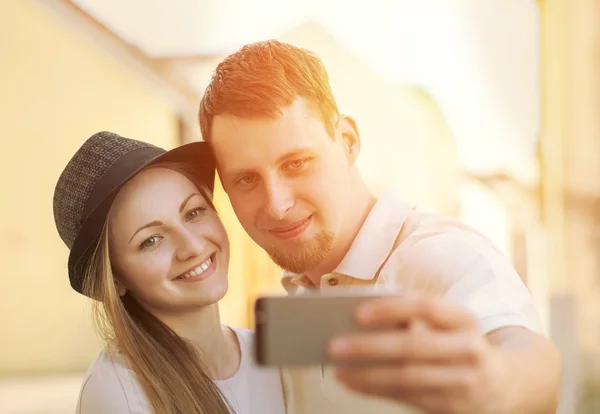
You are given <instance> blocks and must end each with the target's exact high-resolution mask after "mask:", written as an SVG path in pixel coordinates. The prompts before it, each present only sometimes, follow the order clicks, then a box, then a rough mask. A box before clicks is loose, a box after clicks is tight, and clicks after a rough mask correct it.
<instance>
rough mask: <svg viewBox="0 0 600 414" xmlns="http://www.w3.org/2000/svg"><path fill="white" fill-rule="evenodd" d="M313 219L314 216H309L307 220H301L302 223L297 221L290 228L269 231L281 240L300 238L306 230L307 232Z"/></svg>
mask: <svg viewBox="0 0 600 414" xmlns="http://www.w3.org/2000/svg"><path fill="white" fill-rule="evenodd" d="M311 219H312V215H310V216H308V217H307V218H305V219H303V220H300V221H297V222H295V223H292V224H291V225H289V226H285V227H278V228H275V229H271V230H269V231H270V232H271V233H272V234H273V235H274V236H275V237H278V238H280V239H289V238H292V237H295V236H298V235H299V234H301V233H302V232H303V231H304V230H306V228H307V227H308V225H309V224H310V221H311Z"/></svg>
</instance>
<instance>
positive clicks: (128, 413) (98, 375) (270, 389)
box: [76, 328, 285, 414]
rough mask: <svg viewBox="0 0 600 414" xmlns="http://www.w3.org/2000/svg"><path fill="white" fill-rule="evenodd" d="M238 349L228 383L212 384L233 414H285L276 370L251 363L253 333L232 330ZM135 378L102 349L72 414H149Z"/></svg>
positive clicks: (121, 358) (88, 374) (121, 362)
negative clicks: (237, 361) (238, 356)
mask: <svg viewBox="0 0 600 414" xmlns="http://www.w3.org/2000/svg"><path fill="white" fill-rule="evenodd" d="M233 331H234V332H235V334H236V335H237V338H238V341H239V343H240V349H241V363H240V367H239V368H238V370H237V372H236V373H235V374H234V375H233V376H232V377H231V378H229V379H226V380H219V381H215V384H216V385H217V386H218V387H219V389H220V390H221V392H222V393H223V395H224V396H225V398H227V401H228V402H229V404H230V405H231V407H232V408H233V409H234V410H235V413H236V414H264V413H273V414H278V413H285V403H284V398H283V392H282V387H281V377H280V374H279V371H278V370H276V369H266V368H261V367H259V366H257V365H256V364H255V363H254V360H253V352H252V350H253V341H254V332H252V331H250V330H247V329H239V328H233ZM151 413H152V410H151V409H150V408H149V407H148V402H147V400H146V397H145V395H144V392H143V391H142V389H141V387H140V385H139V383H138V382H137V380H136V378H135V374H134V373H133V371H131V370H130V369H129V368H128V367H127V366H126V362H125V360H124V357H123V356H121V355H117V356H115V355H114V353H111V352H110V351H109V350H108V349H104V350H103V351H102V352H101V353H100V355H99V356H98V358H97V359H96V361H95V362H94V363H93V364H92V366H91V367H90V369H89V370H88V372H87V374H86V376H85V378H84V380H83V384H82V386H81V391H80V394H79V401H78V403H77V411H76V414H151Z"/></svg>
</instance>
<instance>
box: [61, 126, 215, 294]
mask: <svg viewBox="0 0 600 414" xmlns="http://www.w3.org/2000/svg"><path fill="white" fill-rule="evenodd" d="M158 161H174V162H181V163H185V164H187V165H188V166H189V168H190V169H192V171H194V172H195V173H197V176H198V178H199V179H200V180H201V182H203V183H205V184H206V186H207V188H208V189H209V191H210V193H211V194H212V192H213V191H214V182H215V166H216V164H215V159H214V156H213V154H212V151H211V150H210V147H209V145H208V143H206V142H193V143H190V144H186V145H182V146H180V147H177V148H175V149H172V150H170V151H167V150H165V149H163V148H159V147H157V146H154V145H152V144H149V143H146V142H142V141H137V140H134V139H130V138H125V137H122V136H120V135H118V134H115V133H113V132H106V131H102V132H98V133H96V134H94V135H92V136H91V137H90V138H88V139H87V140H86V141H85V142H84V143H83V144H82V145H81V147H80V148H79V149H78V150H77V152H76V153H75V154H74V155H73V157H72V158H71V160H70V161H69V162H68V164H67V166H66V167H65V169H64V170H63V172H62V173H61V175H60V177H59V179H58V182H57V184H56V188H55V190H54V203H53V209H54V221H55V224H56V228H57V230H58V233H59V235H60V237H61V239H62V240H63V241H64V242H65V244H66V245H67V247H68V248H69V250H70V252H69V262H68V269H69V280H70V283H71V287H72V288H73V289H75V290H76V291H77V292H79V293H82V294H83V292H82V287H83V283H82V282H83V278H84V274H85V271H86V269H87V266H88V263H89V260H90V258H91V255H92V252H93V251H94V249H95V247H96V245H97V243H98V240H99V238H100V234H101V233H102V228H103V226H104V223H105V221H106V217H107V215H108V212H109V210H110V207H111V205H112V202H113V201H114V199H115V197H116V195H117V193H118V192H119V190H120V189H121V187H122V186H123V185H124V184H125V183H126V182H127V181H128V180H130V179H131V178H132V177H133V176H135V174H137V173H138V172H140V171H141V170H142V169H143V168H145V167H147V166H149V165H151V164H153V163H155V162H158Z"/></svg>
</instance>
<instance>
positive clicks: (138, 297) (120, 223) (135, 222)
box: [54, 132, 285, 414]
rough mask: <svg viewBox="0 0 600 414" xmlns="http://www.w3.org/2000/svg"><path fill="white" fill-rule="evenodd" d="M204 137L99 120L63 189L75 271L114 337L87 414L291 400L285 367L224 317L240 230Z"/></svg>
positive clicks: (83, 409) (59, 211)
mask: <svg viewBox="0 0 600 414" xmlns="http://www.w3.org/2000/svg"><path fill="white" fill-rule="evenodd" d="M214 169H215V164H214V159H213V158H212V155H211V153H210V150H209V149H208V148H207V146H206V144H205V143H203V142H196V143H192V144H188V145H184V146H182V147H179V148H176V149H174V150H171V151H165V150H163V149H161V148H157V147H155V146H152V145H150V144H147V143H144V142H141V141H137V140H132V139H128V138H124V137H121V136H119V135H117V134H114V133H110V132H99V133H97V134H95V135H93V136H92V137H90V138H89V139H88V140H86V141H85V142H84V144H83V145H82V146H81V147H80V148H79V150H78V151H77V152H76V153H75V155H74V156H73V158H72V159H71V160H70V161H69V163H68V165H67V166H66V168H65V170H64V171H63V172H62V174H61V176H60V178H59V180H58V184H57V186H56V190H55V194H54V217H55V222H56V226H57V229H58V232H59V234H60V236H61V238H62V239H63V241H64V242H65V243H66V245H67V247H68V248H69V249H70V253H69V263H68V270H69V279H70V283H71V286H72V287H73V288H74V289H75V290H76V291H77V292H79V293H81V294H84V295H86V296H88V297H90V298H92V299H94V303H95V305H96V306H95V310H96V311H97V312H96V313H95V315H96V316H97V318H96V319H97V322H98V326H99V327H100V329H101V333H102V335H103V338H104V339H105V340H106V347H105V348H104V350H103V351H102V352H101V354H100V355H99V357H98V358H97V359H96V361H95V362H94V363H93V365H92V366H91V367H90V369H89V371H88V373H87V375H86V377H85V380H84V382H83V384H82V388H81V392H80V397H79V401H78V404H77V413H78V414H121V413H123V414H125V413H140V414H141V413H155V414H192V413H207V414H220V413H229V412H235V413H238V414H242V413H257V414H258V413H260V414H262V413H269V414H271V413H272V414H277V413H283V412H285V408H284V401H283V393H282V389H281V380H280V375H279V372H278V371H277V370H267V369H261V368H259V367H257V366H255V365H254V364H253V360H252V340H253V336H252V332H251V331H248V330H244V329H232V328H229V327H227V326H224V325H222V324H221V322H220V318H219V309H218V302H219V300H220V299H221V298H222V297H223V296H224V295H225V293H226V292H227V288H228V282H227V276H228V275H227V268H228V262H229V241H228V238H227V234H226V231H225V229H224V227H223V224H222V223H221V221H220V219H219V216H218V215H217V212H216V211H215V209H214V206H213V205H212V202H211V192H212V190H213V186H214V174H215V172H214Z"/></svg>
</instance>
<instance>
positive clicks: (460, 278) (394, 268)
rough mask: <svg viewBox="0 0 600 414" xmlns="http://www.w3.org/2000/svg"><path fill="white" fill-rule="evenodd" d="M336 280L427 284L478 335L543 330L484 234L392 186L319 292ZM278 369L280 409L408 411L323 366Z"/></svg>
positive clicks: (287, 278)
mask: <svg viewBox="0 0 600 414" xmlns="http://www.w3.org/2000/svg"><path fill="white" fill-rule="evenodd" d="M397 237H399V239H398V240H399V244H398V245H397V247H396V248H395V249H393V247H394V242H395V241H396V238H397ZM392 249H393V252H392ZM390 252H391V255H390ZM388 255H389V259H388V260H387V262H385V265H384V266H383V268H382V269H381V272H380V274H379V277H378V278H377V279H375V277H374V276H375V274H376V273H377V270H378V269H379V268H380V267H381V265H382V264H383V263H384V261H385V259H386V258H387V257H388ZM282 284H283V286H284V287H285V289H286V290H287V291H288V293H289V294H291V295H294V294H296V295H298V294H303V293H304V292H306V289H307V288H308V287H309V286H310V280H308V278H307V277H305V276H304V275H296V274H292V273H285V274H284V275H283V278H282ZM340 287H351V288H355V287H357V288H359V287H362V288H365V289H383V290H385V289H388V288H390V287H391V288H394V289H399V290H400V291H428V292H430V293H433V294H436V295H439V296H442V297H444V298H447V299H450V300H452V301H453V302H455V303H457V304H459V305H462V306H464V307H465V308H466V309H468V310H469V311H470V312H472V314H473V315H474V316H475V317H476V318H477V319H478V321H479V324H480V328H481V332H482V333H483V334H485V333H488V332H491V331H493V330H495V329H497V328H501V327H505V326H522V327H525V328H527V329H529V330H531V331H533V332H537V333H540V334H543V333H544V330H543V327H542V324H541V321H540V318H539V316H538V313H537V311H536V309H535V307H534V305H533V301H532V298H531V296H530V294H529V291H528V289H527V287H526V286H525V284H524V283H523V281H522V280H521V278H520V277H519V275H518V274H517V272H516V271H515V269H514V268H513V266H512V265H511V263H510V261H509V260H508V258H506V257H505V256H504V255H503V254H502V253H501V252H500V251H499V250H498V249H497V248H496V247H494V246H493V244H492V243H491V242H490V241H489V240H487V239H486V238H485V237H484V236H482V235H481V234H480V233H478V232H477V231H476V230H474V229H473V228H471V227H469V226H467V225H465V224H463V223H461V222H460V221H458V220H454V219H452V218H449V217H444V216H441V215H437V214H428V213H422V212H418V211H416V210H415V209H414V206H413V205H412V204H410V203H407V202H406V201H403V200H402V198H401V197H400V196H399V195H398V194H397V193H396V192H394V191H390V192H388V193H387V194H385V195H384V196H383V197H381V198H380V199H379V200H378V201H377V203H376V204H375V206H374V207H373V209H372V210H371V211H370V213H369V215H368V217H367V219H366V221H365V223H364V224H363V226H362V227H361V229H360V231H359V233H358V235H357V236H356V238H355V239H354V241H353V243H352V245H351V247H350V250H349V251H348V253H346V255H345V257H344V258H343V260H342V261H341V263H340V264H339V266H338V267H337V268H336V269H335V270H334V272H332V273H330V274H327V275H325V276H323V277H322V278H321V280H320V287H319V288H320V290H321V291H322V292H327V291H328V290H330V289H339V288H340ZM282 374H283V378H284V381H283V382H284V390H285V393H286V402H287V404H288V407H287V412H288V414H300V413H316V412H319V413H320V412H323V413H328V414H333V413H363V412H365V413H369V412H371V413H375V412H376V413H380V414H384V413H385V414H388V413H395V414H396V413H413V412H416V410H412V409H410V408H409V407H405V406H403V405H400V404H397V403H393V402H390V401H384V400H380V399H375V398H371V397H366V396H364V395H362V394H357V393H353V392H349V391H348V390H347V388H345V387H343V386H342V385H341V384H339V383H338V382H337V380H336V379H335V377H334V375H333V374H332V372H331V370H330V367H325V369H324V372H323V373H322V372H321V369H320V367H306V368H299V369H291V368H288V369H284V370H283V371H282Z"/></svg>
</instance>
